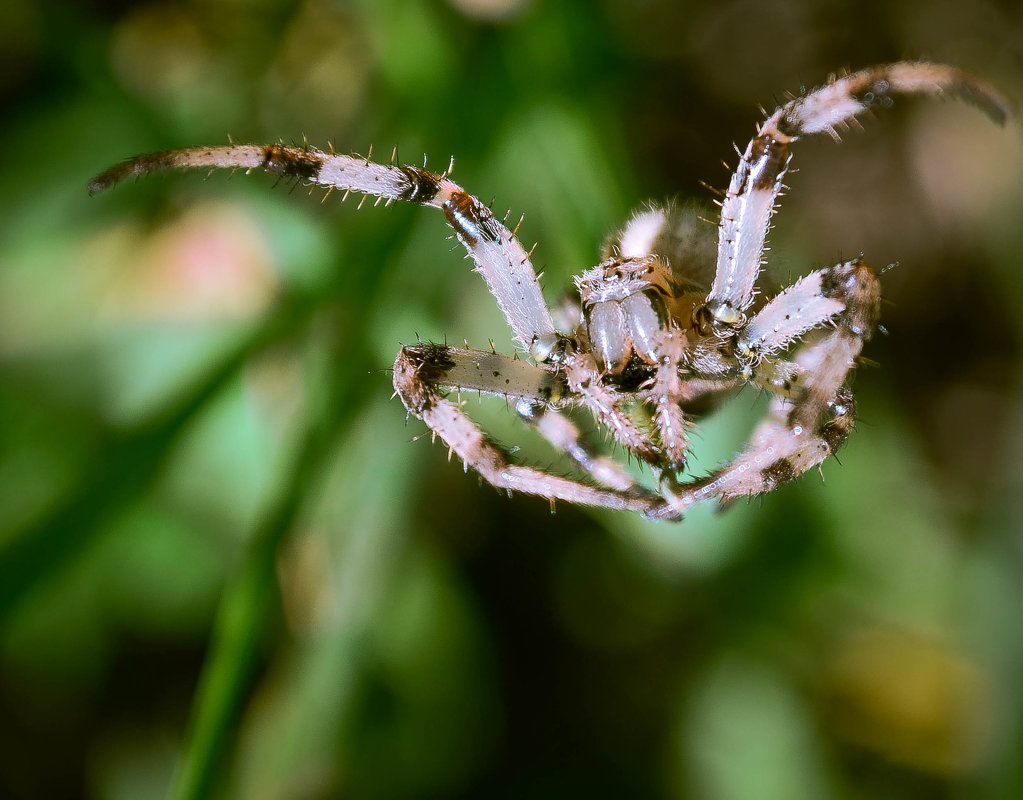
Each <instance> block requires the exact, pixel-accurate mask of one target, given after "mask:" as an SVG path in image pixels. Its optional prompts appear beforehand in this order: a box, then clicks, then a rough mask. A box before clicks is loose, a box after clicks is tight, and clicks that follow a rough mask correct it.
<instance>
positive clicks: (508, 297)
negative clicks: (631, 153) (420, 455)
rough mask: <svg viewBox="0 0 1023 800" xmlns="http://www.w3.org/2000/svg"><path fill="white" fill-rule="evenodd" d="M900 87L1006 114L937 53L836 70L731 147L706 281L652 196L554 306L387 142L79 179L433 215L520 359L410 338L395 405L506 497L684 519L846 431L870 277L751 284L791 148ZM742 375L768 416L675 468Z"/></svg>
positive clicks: (513, 245) (789, 476)
mask: <svg viewBox="0 0 1023 800" xmlns="http://www.w3.org/2000/svg"><path fill="white" fill-rule="evenodd" d="M894 94H948V95H954V96H958V97H960V98H962V99H965V100H968V101H971V102H973V103H975V104H976V105H978V106H979V107H980V108H981V109H982V110H984V111H985V112H986V113H987V114H988V115H989V116H990V117H991V118H992V119H994V120H995V121H997V122H999V123H1004V122H1005V120H1006V119H1008V117H1009V111H1008V104H1007V103H1006V101H1005V100H1004V99H1003V98H1002V97H1001V96H1000V95H999V94H997V93H996V92H995V91H994V90H992V89H991V88H990V87H988V86H987V85H985V84H984V83H982V82H981V81H979V80H977V79H975V78H973V77H971V76H970V75H967V74H966V73H964V72H962V71H960V70H958V69H956V68H954V67H950V66H945V65H941V64H932V63H923V62H900V63H895V64H887V65H881V66H876V67H873V68H870V69H866V70H863V71H860V72H855V73H852V74H848V75H845V76H844V77H839V78H835V77H832V78H831V79H830V80H829V81H828V83H827V84H826V85H824V86H823V87H821V88H818V89H816V90H814V91H812V92H810V93H808V94H804V95H802V96H800V97H795V98H793V99H791V100H789V101H788V102H786V103H784V104H783V105H782V106H780V107H779V108H778V109H777V110H776V111H774V113H772V114H771V115H770V116H768V117H767V119H766V120H765V121H764V122H763V123H762V124H761V125H760V126H759V128H758V130H757V133H756V135H755V136H754V137H753V139H752V140H751V141H750V143H749V145H748V146H747V148H746V150H745V152H743V153H742V154H741V156H740V159H739V163H738V166H737V168H736V170H735V172H734V174H733V175H732V178H731V182H730V183H729V186H728V189H727V191H726V192H725V193H724V194H723V195H722V200H721V201H720V206H721V216H720V222H719V223H718V244H717V260H716V268H715V270H714V273H713V280H712V282H711V283H710V287H709V290H708V289H707V288H706V287H701V286H700V285H699V284H698V283H697V282H696V281H695V280H694V278H693V276H694V275H698V274H699V268H700V267H701V266H704V267H708V268H709V267H710V263H707V264H700V263H698V262H699V261H700V258H699V248H695V249H694V247H693V241H694V240H695V238H696V234H695V233H694V226H695V224H696V223H694V221H693V220H694V218H695V212H693V211H691V210H687V209H680V208H679V207H676V206H673V205H650V206H647V207H646V208H644V209H641V210H640V211H638V212H636V213H635V214H634V215H633V216H632V218H631V219H630V220H629V221H628V222H627V223H626V224H625V225H624V227H623V228H622V229H621V230H619V231H618V232H617V233H615V234H613V235H612V236H611V237H609V239H608V241H607V242H606V243H605V245H604V248H603V253H602V256H601V261H600V263H598V264H597V265H596V266H594V267H591V268H589V269H587V270H585V271H584V272H583V273H582V274H581V275H579V276H578V277H577V278H576V279H575V286H576V290H577V291H576V293H575V294H574V295H573V297H572V298H570V301H569V302H566V303H562V304H561V305H560V306H559V307H557V308H556V310H555V311H552V310H551V309H549V308H548V306H547V304H546V302H545V301H544V297H543V293H542V291H541V288H540V284H539V281H538V278H537V275H536V273H535V271H534V269H533V266H532V264H531V263H530V253H527V252H526V250H525V249H524V248H523V247H522V245H521V244H520V243H519V241H518V239H517V238H516V233H517V231H518V227H519V226H518V225H516V226H515V227H514V228H512V229H510V230H509V228H508V227H506V225H505V222H507V215H506V216H505V218H504V219H503V220H501V219H498V218H497V217H496V216H495V215H494V214H493V212H492V211H491V210H490V209H489V208H488V207H487V206H486V205H484V204H483V203H481V202H480V201H479V200H478V199H477V198H476V197H474V196H473V195H471V194H468V193H467V192H466V191H465V190H464V189H463V188H462V187H461V186H459V185H458V184H456V183H454V182H453V181H452V180H451V178H450V174H451V166H449V167H448V169H447V170H446V171H445V172H443V173H442V174H437V173H434V172H430V171H428V170H427V169H426V167H425V163H424V166H423V167H418V166H411V165H408V164H398V163H396V161H395V156H394V154H392V157H391V161H390V163H389V164H386V165H385V164H381V163H375V162H373V161H372V160H371V159H370V157H369V156H367V157H361V156H355V155H351V156H349V155H340V154H338V153H336V152H334V150H333V148H331V149H330V150H329V151H328V152H324V151H321V150H317V149H314V148H312V147H309V146H308V145H307V144H306V145H302V146H288V145H284V144H271V145H237V144H234V143H232V144H229V145H226V146H220V147H200V148H191V149H184V150H171V151H168V152H162V153H155V154H151V155H143V156H138V157H136V158H133V159H131V160H129V161H126V162H124V163H122V164H119V165H117V166H115V167H112V168H111V169H109V170H107V171H106V172H104V173H102V174H101V175H99V176H97V177H96V178H94V179H93V180H92V181H91V182H90V184H89V192H90V194H95V193H97V192H100V191H103V190H104V189H107V188H108V187H110V186H112V185H114V184H116V183H118V182H119V181H121V180H123V179H125V178H127V177H129V176H133V175H134V176H142V175H146V174H148V173H151V172H155V171H159V170H168V169H184V168H209V169H213V168H228V169H237V168H242V169H245V170H246V171H251V170H253V169H262V170H265V171H266V172H270V173H273V174H275V175H278V176H281V177H286V178H294V179H296V180H299V181H305V182H307V183H309V184H313V185H319V186H324V187H327V190H328V193H329V192H330V191H331V190H341V191H343V193H344V197H345V198H347V197H348V195H349V193H351V192H357V193H361V194H362V195H363V198H362V199H363V200H365V198H366V196H372V197H375V198H376V203H379V202H380V201H381V200H383V201H385V202H386V204H390V203H391V202H394V201H403V202H409V203H417V204H419V205H424V206H433V207H435V208H438V209H440V211H441V212H442V213H443V214H444V217H445V219H446V220H447V222H448V224H449V225H450V226H451V227H452V228H453V229H454V235H455V237H456V238H457V240H458V241H459V242H460V243H461V245H462V246H463V247H464V248H465V249H466V251H467V252H468V254H469V256H471V258H472V259H473V261H474V262H475V264H476V267H475V271H477V272H479V273H480V274H482V275H483V278H484V279H485V281H486V283H487V286H488V287H489V289H490V291H491V293H492V294H493V295H494V297H495V298H496V299H497V304H498V306H499V307H500V309H501V311H502V312H503V314H504V316H505V319H506V320H507V322H508V325H509V326H510V327H511V331H512V335H513V338H514V340H515V342H516V344H517V346H518V348H520V350H521V353H522V355H524V356H525V358H520V357H519V355H518V354H516V355H515V356H506V355H501V354H499V353H497V352H496V351H495V350H494V348H493V347H491V349H490V350H476V349H471V348H469V347H468V346H465V347H451V346H447V345H440V344H429V343H423V342H419V343H417V344H414V345H408V346H404V347H402V348H401V350H400V351H399V352H398V355H397V358H396V359H395V362H394V373H393V378H394V388H395V392H396V394H397V396H398V397H400V398H401V401H402V402H403V403H404V404H405V408H406V409H407V414H408V415H411V416H415V417H418V418H420V419H422V420H423V421H424V422H425V423H426V425H427V426H428V427H429V428H430V430H431V431H432V432H433V433H434V434H435V435H437V436H439V437H440V438H441V439H442V440H444V442H445V443H446V444H447V445H448V447H449V449H450V451H452V452H454V453H455V454H457V455H458V456H459V458H461V460H462V462H463V464H464V466H465V469H466V470H468V469H469V468H470V467H471V468H473V469H475V470H476V471H477V472H479V474H480V475H481V476H482V477H483V479H484V480H486V481H487V482H489V483H490V484H492V485H493V486H495V487H497V488H499V489H504V490H507V491H508V493H509V494H510V493H512V492H523V493H526V494H532V495H538V496H540V497H544V498H547V499H548V500H549V501H550V503H551V507H552V509H553V506H554V502H555V501H556V500H562V501H566V502H569V503H577V504H581V505H587V506H600V507H604V508H610V509H619V510H630V511H637V512H640V513H642V514H643V515H645V516H646V517H648V518H652V519H680V518H681V517H682V515H683V513H684V512H685V511H686V510H687V509H688V508H689V507H690V506H692V505H694V504H695V503H699V502H703V501H708V500H714V501H717V502H718V503H719V504H720V505H724V504H726V503H728V502H729V501H732V500H734V499H736V498H739V497H743V496H747V497H749V496H752V495H756V494H758V493H762V492H770V491H772V490H774V489H775V488H777V487H779V486H781V485H782V484H784V483H787V482H789V481H791V480H793V479H794V478H796V477H797V476H798V475H800V474H802V473H804V472H806V471H807V470H809V469H811V468H812V467H814V466H817V465H819V464H820V463H821V462H823V461H824V460H825V459H826V458H827V457H828V456H830V455H832V454H833V453H834V452H835V451H836V450H837V449H838V448H839V447H840V446H841V445H842V444H843V443H844V442H845V440H846V439H847V437H848V436H849V433H850V431H851V429H852V427H853V421H854V418H855V414H856V406H855V402H854V400H853V395H852V393H851V392H850V390H849V386H848V382H849V377H850V373H851V372H852V370H853V369H854V368H855V365H856V362H857V359H858V357H859V355H860V351H861V349H862V348H863V345H864V343H865V342H866V341H867V340H868V339H870V337H871V335H872V334H873V332H874V330H875V328H876V326H877V319H878V310H879V304H880V296H881V295H880V283H879V280H878V277H877V274H876V273H875V272H874V270H872V269H871V267H869V266H868V265H867V264H866V263H864V262H863V261H861V260H859V259H855V260H852V261H846V262H844V263H839V264H836V265H834V266H830V267H825V268H823V269H817V270H814V271H812V272H810V273H809V274H807V275H805V276H804V277H802V278H800V279H799V280H797V281H796V282H795V283H793V284H792V285H791V286H789V287H787V288H785V289H784V290H783V291H781V292H780V293H779V294H777V295H775V296H774V297H772V298H770V299H769V300H766V302H765V301H764V300H763V299H762V298H761V297H760V296H759V293H758V291H757V288H756V282H757V277H758V275H759V273H760V270H761V267H762V266H763V263H764V262H763V254H764V242H765V239H766V236H767V232H768V229H769V227H770V221H771V216H772V215H773V213H774V211H775V207H776V205H777V201H778V196H779V192H780V190H781V189H782V178H783V176H784V175H785V172H786V170H787V169H788V166H789V161H790V159H791V152H790V151H791V148H792V144H793V142H795V141H796V140H797V139H799V138H800V137H803V136H809V135H812V134H817V133H828V134H830V135H831V136H832V137H834V138H835V139H836V140H837V139H838V134H837V130H838V129H839V128H841V127H843V126H844V125H847V124H848V123H849V122H850V121H851V120H853V119H854V118H855V117H857V116H858V115H859V114H861V113H863V112H865V111H867V110H868V109H872V108H878V107H883V106H887V105H890V104H891V97H892V95H894ZM371 152H372V151H371ZM737 152H738V151H737ZM452 164H453V162H452ZM361 203H362V201H360V205H361ZM520 223H521V220H520ZM707 260H708V261H709V262H713V256H709V258H708V259H707ZM706 271H707V272H708V273H709V269H707V270H706ZM687 273H688V274H687ZM745 384H752V385H754V386H755V387H759V388H760V389H762V390H766V391H767V392H768V393H770V395H771V401H770V405H769V410H768V412H767V414H766V417H765V418H764V419H763V420H762V421H761V422H760V423H759V425H758V426H757V427H756V428H755V430H754V432H753V434H752V436H751V438H750V441H749V443H748V444H747V445H746V447H745V449H743V450H742V451H741V452H740V453H739V454H738V455H736V456H735V457H734V458H733V459H732V460H731V461H729V462H728V463H726V464H724V465H723V466H721V467H720V468H719V469H717V470H716V471H714V472H713V473H711V474H709V475H706V476H704V477H691V478H690V479H688V480H686V479H683V478H682V475H683V473H684V472H686V468H687V463H688V453H689V442H690V439H691V438H692V437H691V429H692V426H693V422H694V419H695V416H696V413H695V412H696V411H698V410H701V409H702V407H705V406H707V405H710V404H713V403H714V402H716V401H717V400H718V399H719V398H721V397H723V396H724V395H726V394H727V393H730V391H731V390H734V389H737V388H738V387H741V386H743V385H745ZM468 390H472V391H478V392H480V393H485V394H491V395H499V396H503V397H505V398H506V399H507V400H508V401H509V404H510V406H511V407H512V408H514V410H515V413H516V414H517V415H518V416H519V417H520V418H521V419H522V420H523V422H525V423H526V424H528V425H530V426H532V427H534V428H535V429H536V430H537V431H538V432H539V433H540V434H541V435H542V436H543V437H544V438H546V439H547V440H548V441H549V442H550V443H551V444H552V445H553V446H554V447H555V448H557V449H558V450H561V451H564V452H565V453H567V454H568V456H570V457H571V458H572V459H573V460H574V462H575V463H576V465H577V468H578V471H579V475H578V477H566V476H562V475H557V474H553V473H552V472H550V471H547V470H543V469H539V468H536V467H531V466H526V465H523V464H519V463H515V462H513V461H512V459H511V457H510V455H509V454H508V452H507V451H505V450H504V449H502V448H501V447H499V446H498V445H497V444H496V443H495V442H493V441H492V440H491V439H490V438H488V437H487V436H486V435H485V434H484V433H483V431H481V430H480V428H479V427H477V425H476V424H475V423H474V422H473V421H472V420H471V419H470V418H469V417H468V416H467V415H466V413H465V411H464V410H463V407H462V403H460V402H456V401H455V400H453V399H450V395H452V394H453V393H459V392H461V391H468ZM578 406H583V407H585V408H587V409H589V411H590V412H591V413H592V415H593V416H594V417H595V419H596V422H597V423H598V424H599V425H600V426H602V427H604V428H605V429H606V430H607V431H608V432H609V434H610V436H611V438H612V439H613V441H614V442H615V443H617V445H619V446H620V447H621V448H622V449H624V450H625V451H626V452H627V453H629V454H631V455H632V456H634V457H635V458H636V459H638V460H639V461H640V462H642V463H644V464H646V465H648V466H649V467H650V469H651V472H652V474H653V476H654V479H655V486H654V487H653V488H652V487H651V486H648V485H646V484H645V483H643V482H641V481H640V480H639V479H637V478H636V477H635V476H634V474H633V472H632V471H630V470H628V469H626V468H625V467H624V466H623V465H621V464H619V463H617V462H616V461H615V460H614V459H613V458H611V457H609V456H608V455H606V454H602V453H601V451H600V450H598V449H596V448H594V447H593V446H592V445H591V444H589V443H588V442H587V441H586V440H585V438H584V437H583V436H582V434H581V433H580V431H579V428H578V427H577V426H576V424H575V423H573V422H572V421H571V419H570V417H569V416H568V415H567V414H566V413H565V412H566V410H568V409H570V408H572V407H578Z"/></svg>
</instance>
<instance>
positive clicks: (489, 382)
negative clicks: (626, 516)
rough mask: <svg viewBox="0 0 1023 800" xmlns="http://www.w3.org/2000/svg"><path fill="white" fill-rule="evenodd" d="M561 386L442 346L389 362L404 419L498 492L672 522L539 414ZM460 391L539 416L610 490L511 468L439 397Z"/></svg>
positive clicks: (651, 498) (493, 358) (643, 492)
mask: <svg viewBox="0 0 1023 800" xmlns="http://www.w3.org/2000/svg"><path fill="white" fill-rule="evenodd" d="M560 380H561V379H560V378H559V377H558V376H557V375H555V374H552V373H550V372H547V371H546V370H542V369H540V368H538V367H533V366H531V365H529V364H526V363H524V362H522V361H517V360H514V359H511V358H508V357H506V356H499V355H496V354H494V353H490V352H486V351H474V350H459V349H455V348H450V347H444V346H441V345H413V346H407V347H403V348H402V349H401V350H400V351H399V352H398V356H397V358H396V359H395V362H394V388H395V391H396V392H397V394H398V396H399V397H400V398H401V400H402V402H403V403H404V404H405V407H406V408H407V409H408V410H409V412H410V413H411V414H413V415H414V416H416V417H419V418H420V419H422V420H423V421H424V422H425V423H426V424H427V426H429V428H430V429H431V430H432V431H433V432H434V433H436V434H437V435H438V436H440V437H441V439H443V440H444V441H445V443H447V445H448V447H449V448H450V449H451V451H452V452H454V453H456V454H457V455H458V456H459V458H461V459H462V461H463V463H464V464H465V466H466V468H469V467H472V468H473V469H475V470H476V471H478V472H479V473H480V475H481V476H482V477H483V478H484V480H486V481H487V482H488V483H490V484H491V485H493V486H495V487H497V488H499V489H508V490H511V491H517V492H523V493H525V494H533V495H538V496H540V497H545V498H547V499H548V500H552V501H553V500H563V501H565V502H568V503H578V504H581V505H589V506H599V507H602V508H610V509H616V510H630V511H640V512H642V513H646V514H652V513H653V512H654V511H655V510H657V511H658V512H659V513H658V517H659V518H667V519H673V518H677V516H678V515H677V514H675V513H673V512H672V511H671V509H666V508H664V500H663V499H662V498H661V497H660V496H659V495H657V494H655V493H653V492H651V491H649V490H648V489H645V488H643V487H642V486H639V485H638V484H636V483H635V482H634V481H632V479H631V478H629V477H628V476H627V475H626V474H625V473H624V472H622V471H621V470H619V469H618V468H617V467H615V466H613V465H612V464H611V462H609V461H607V460H605V459H601V458H599V457H598V456H595V455H594V454H593V453H592V451H590V450H589V448H587V447H586V446H585V445H582V444H581V442H580V439H579V436H578V432H577V431H575V429H574V427H573V426H571V424H570V423H568V421H567V420H566V419H565V418H564V417H561V416H560V415H558V414H556V412H553V411H551V410H547V409H546V408H544V406H545V404H547V403H549V402H552V401H554V400H556V399H557V397H558V392H559V391H560V390H563V389H564V385H563V384H561V383H560ZM451 386H459V387H462V388H471V389H479V390H480V391H484V392H488V393H491V394H498V395H504V396H506V397H508V398H509V400H516V401H517V402H516V408H517V409H518V410H519V413H520V414H521V415H522V416H524V417H526V418H529V417H530V416H531V415H530V414H529V413H528V412H527V413H524V412H526V409H527V407H532V408H537V407H540V408H541V409H542V410H541V411H539V412H536V413H535V414H534V415H533V419H530V421H531V422H532V423H533V424H535V425H536V427H537V428H538V430H539V431H540V432H541V434H543V435H544V436H545V437H547V439H548V440H549V441H551V442H552V443H553V444H554V445H555V446H559V447H563V448H564V449H565V450H566V452H568V453H569V455H571V456H572V457H573V458H575V459H576V461H577V462H578V463H579V464H580V465H581V466H583V467H584V468H585V469H587V470H588V471H589V472H590V474H591V475H593V476H594V477H595V478H597V479H598V480H600V481H601V482H602V483H605V484H607V485H608V486H609V487H610V488H601V487H596V486H591V485H589V484H587V483H583V482H581V481H579V480H575V479H572V478H565V477H561V476H558V475H552V474H550V473H547V472H544V471H542V470H539V469H535V468H533V467H527V466H523V465H520V464H515V463H513V462H512V461H511V459H510V458H509V456H508V454H507V453H506V452H505V451H504V450H502V449H501V448H500V447H498V446H497V445H496V444H495V443H494V442H492V441H491V440H490V439H488V438H487V437H486V436H485V435H484V434H483V432H482V431H481V430H480V429H479V428H478V427H477V426H476V424H475V423H474V422H473V421H472V420H471V419H469V417H468V416H467V415H466V414H465V413H464V412H463V411H462V409H461V408H460V407H459V406H458V405H456V404H455V403H452V402H451V401H450V400H447V399H446V398H445V397H444V394H445V392H444V391H443V390H442V388H441V387H451Z"/></svg>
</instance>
